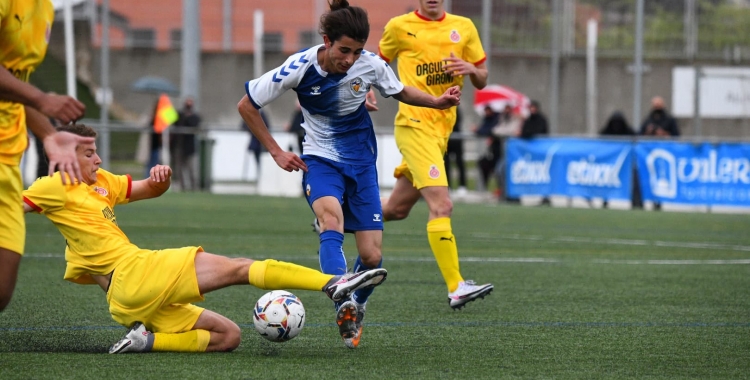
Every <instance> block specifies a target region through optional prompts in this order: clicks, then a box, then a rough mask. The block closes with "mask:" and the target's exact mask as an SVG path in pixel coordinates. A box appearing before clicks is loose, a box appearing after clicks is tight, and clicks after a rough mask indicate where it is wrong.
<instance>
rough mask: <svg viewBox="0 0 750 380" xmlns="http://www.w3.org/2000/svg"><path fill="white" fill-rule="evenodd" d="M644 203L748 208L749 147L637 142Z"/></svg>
mask: <svg viewBox="0 0 750 380" xmlns="http://www.w3.org/2000/svg"><path fill="white" fill-rule="evenodd" d="M635 151H636V157H637V164H638V180H639V182H640V187H641V194H642V197H643V200H644V201H649V200H650V201H655V202H672V203H685V204H700V205H727V206H744V207H747V206H750V144H740V143H720V144H710V143H698V144H693V143H680V142H650V141H647V142H638V143H637V144H636V146H635Z"/></svg>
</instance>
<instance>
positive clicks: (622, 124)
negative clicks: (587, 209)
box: [600, 111, 643, 208]
mask: <svg viewBox="0 0 750 380" xmlns="http://www.w3.org/2000/svg"><path fill="white" fill-rule="evenodd" d="M600 134H601V135H602V136H635V131H634V130H633V128H631V127H630V124H629V123H628V120H627V119H626V118H625V115H623V114H622V112H620V111H615V112H613V113H612V115H611V116H610V117H609V120H607V124H606V125H605V126H604V128H602V130H601V132H600ZM631 202H632V204H633V208H643V201H642V200H641V188H640V186H639V184H638V173H637V172H636V170H635V167H634V168H633V199H632V200H631ZM608 205H609V201H608V200H606V199H605V200H604V205H603V207H604V208H607V206H608Z"/></svg>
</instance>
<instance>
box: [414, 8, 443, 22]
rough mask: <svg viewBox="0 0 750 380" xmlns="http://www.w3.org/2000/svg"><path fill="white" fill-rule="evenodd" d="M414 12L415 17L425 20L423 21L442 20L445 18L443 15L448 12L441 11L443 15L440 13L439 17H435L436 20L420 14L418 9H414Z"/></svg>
mask: <svg viewBox="0 0 750 380" xmlns="http://www.w3.org/2000/svg"><path fill="white" fill-rule="evenodd" d="M414 14H415V15H417V17H419V18H421V19H422V20H425V21H438V22H440V21H443V20H445V15H446V14H448V12H446V11H443V15H442V16H440V18H439V19H437V20H433V19H431V18H427V17H425V16H423V15H421V14H420V13H419V9H417V10H415V11H414Z"/></svg>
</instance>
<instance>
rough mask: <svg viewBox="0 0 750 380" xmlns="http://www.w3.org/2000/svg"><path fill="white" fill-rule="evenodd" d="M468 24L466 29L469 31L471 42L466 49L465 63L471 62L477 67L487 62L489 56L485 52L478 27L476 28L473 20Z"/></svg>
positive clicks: (464, 54) (468, 21)
mask: <svg viewBox="0 0 750 380" xmlns="http://www.w3.org/2000/svg"><path fill="white" fill-rule="evenodd" d="M466 24H467V26H466V28H467V29H468V30H469V41H468V43H467V44H466V46H465V47H464V52H463V56H464V61H466V62H470V63H472V64H474V65H475V66H476V65H479V64H481V63H483V62H484V61H486V60H487V54H486V53H485V52H484V48H483V47H482V41H481V40H480V39H479V32H477V27H476V26H474V23H473V22H471V20H467V22H466Z"/></svg>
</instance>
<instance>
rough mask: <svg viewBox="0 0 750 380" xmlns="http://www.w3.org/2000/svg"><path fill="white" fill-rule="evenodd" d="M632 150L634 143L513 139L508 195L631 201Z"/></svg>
mask: <svg viewBox="0 0 750 380" xmlns="http://www.w3.org/2000/svg"><path fill="white" fill-rule="evenodd" d="M632 151H633V148H632V143H631V142H629V141H622V142H621V141H607V140H585V139H573V138H570V139H568V138H537V139H531V140H526V139H516V138H513V139H508V140H507V144H506V155H505V157H506V164H505V171H506V173H505V178H506V185H507V189H506V191H507V194H508V196H510V197H518V196H521V195H564V196H578V197H585V198H604V199H625V200H630V199H631V194H632V184H633V170H632V168H633V153H632Z"/></svg>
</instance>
